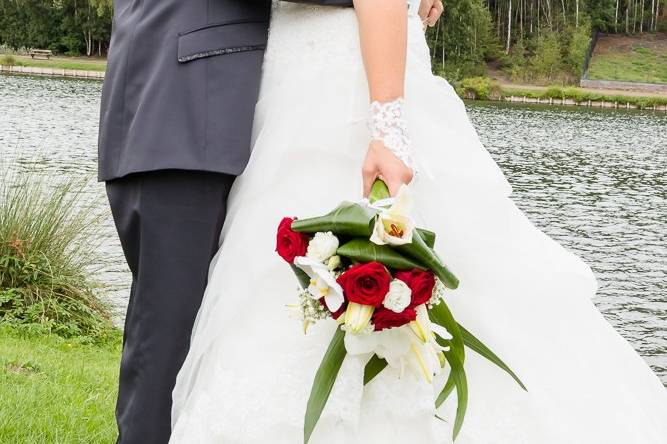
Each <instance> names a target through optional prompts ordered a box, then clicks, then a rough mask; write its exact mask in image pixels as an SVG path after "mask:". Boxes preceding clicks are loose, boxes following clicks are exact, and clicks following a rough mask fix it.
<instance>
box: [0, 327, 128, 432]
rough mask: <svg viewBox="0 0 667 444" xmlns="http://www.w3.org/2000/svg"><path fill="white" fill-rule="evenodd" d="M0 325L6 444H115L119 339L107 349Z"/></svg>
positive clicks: (1, 419)
mask: <svg viewBox="0 0 667 444" xmlns="http://www.w3.org/2000/svg"><path fill="white" fill-rule="evenodd" d="M21 331H25V330H16V329H12V328H8V327H3V326H1V325H0V412H1V413H0V442H1V443H12V444H23V443H25V444H42V443H63V444H65V443H66V444H76V443H86V444H88V443H96V444H98V443H99V444H104V443H112V442H114V440H115V438H116V426H115V422H114V408H115V400H116V386H117V377H118V361H119V356H120V339H119V334H117V335H115V337H114V339H110V340H108V341H107V342H106V343H104V344H98V345H93V344H88V343H86V341H79V340H76V339H64V338H62V337H59V336H48V335H47V336H44V335H41V334H31V333H20V332H21Z"/></svg>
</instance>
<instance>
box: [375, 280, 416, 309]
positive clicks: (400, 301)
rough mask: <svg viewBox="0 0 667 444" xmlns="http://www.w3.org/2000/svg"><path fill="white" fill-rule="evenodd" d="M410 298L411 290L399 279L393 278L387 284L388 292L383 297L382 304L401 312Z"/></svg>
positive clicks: (408, 303)
mask: <svg viewBox="0 0 667 444" xmlns="http://www.w3.org/2000/svg"><path fill="white" fill-rule="evenodd" d="M411 300H412V290H410V287H408V286H407V284H406V283H405V282H403V281H401V280H400V279H394V280H393V281H391V284H390V285H389V293H387V295H386V296H385V297H384V301H383V302H382V305H384V308H386V309H387V310H391V311H393V312H394V313H401V312H403V310H405V309H406V308H407V307H408V305H410V301H411Z"/></svg>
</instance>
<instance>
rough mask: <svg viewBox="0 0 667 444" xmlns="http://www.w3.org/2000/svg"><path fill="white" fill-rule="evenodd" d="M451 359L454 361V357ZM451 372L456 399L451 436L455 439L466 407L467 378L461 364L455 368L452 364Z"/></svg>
mask: <svg viewBox="0 0 667 444" xmlns="http://www.w3.org/2000/svg"><path fill="white" fill-rule="evenodd" d="M452 361H456V358H454V359H452ZM452 374H453V375H454V384H455V385H456V400H457V404H456V418H455V419H454V432H453V438H454V439H456V437H457V436H458V435H459V432H460V431H461V427H463V420H464V419H465V416H466V410H467V409H468V378H466V372H465V370H463V366H462V365H461V366H460V367H459V368H458V369H457V370H454V365H452Z"/></svg>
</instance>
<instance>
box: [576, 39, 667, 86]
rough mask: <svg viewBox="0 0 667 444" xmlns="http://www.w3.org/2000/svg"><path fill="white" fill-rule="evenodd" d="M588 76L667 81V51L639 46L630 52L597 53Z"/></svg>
mask: <svg viewBox="0 0 667 444" xmlns="http://www.w3.org/2000/svg"><path fill="white" fill-rule="evenodd" d="M588 78H589V79H593V80H620V81H626V82H646V83H667V52H662V51H659V50H657V49H651V48H644V47H637V48H634V49H633V50H632V51H628V52H610V53H604V54H596V55H595V56H594V57H593V59H592V60H591V63H590V67H589V71H588Z"/></svg>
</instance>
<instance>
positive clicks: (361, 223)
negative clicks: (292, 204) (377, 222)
mask: <svg viewBox="0 0 667 444" xmlns="http://www.w3.org/2000/svg"><path fill="white" fill-rule="evenodd" d="M376 214H377V211H376V210H372V209H370V208H366V207H363V206H361V205H359V204H356V203H353V202H343V203H342V204H340V205H339V206H338V207H337V208H336V209H334V210H333V211H331V212H330V213H329V214H326V215H324V216H319V217H312V218H310V219H298V220H295V221H294V222H292V230H294V231H298V232H301V233H317V232H319V231H331V232H333V233H334V234H337V235H341V234H342V235H346V236H359V237H370V235H371V232H372V227H371V222H372V221H373V218H374V217H375V215H376Z"/></svg>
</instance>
